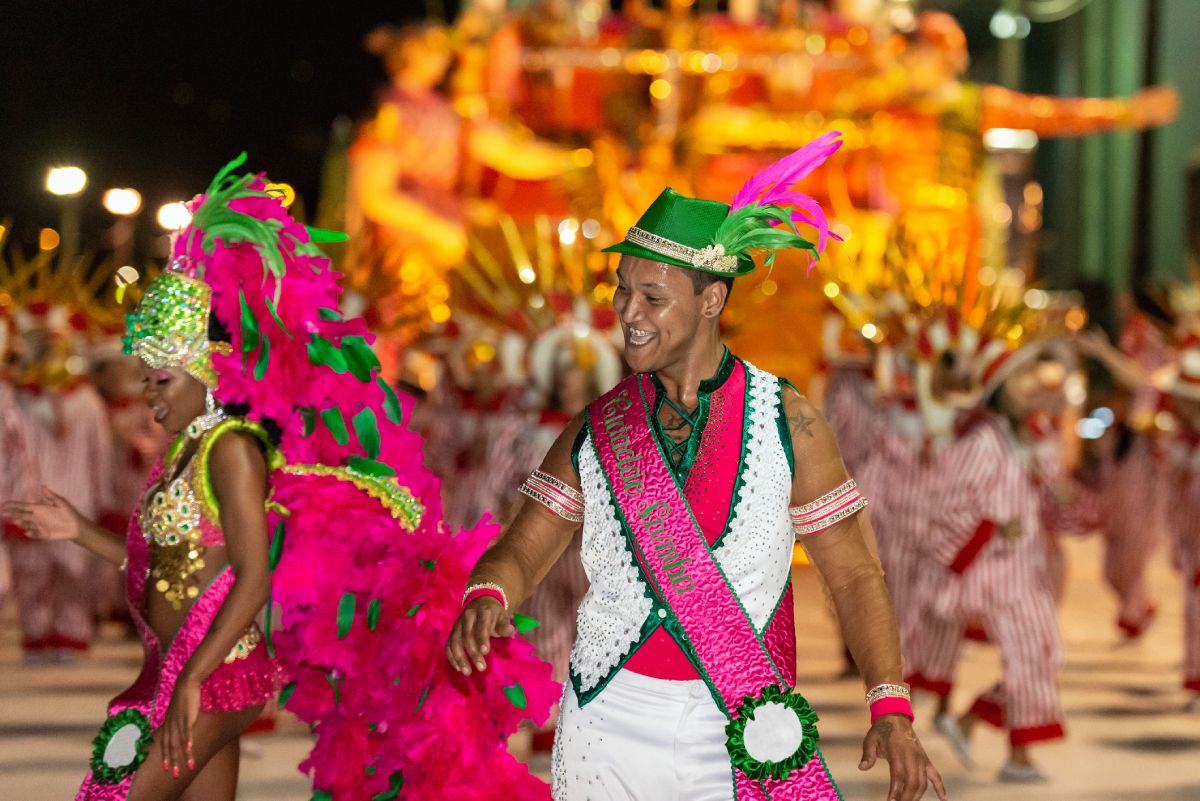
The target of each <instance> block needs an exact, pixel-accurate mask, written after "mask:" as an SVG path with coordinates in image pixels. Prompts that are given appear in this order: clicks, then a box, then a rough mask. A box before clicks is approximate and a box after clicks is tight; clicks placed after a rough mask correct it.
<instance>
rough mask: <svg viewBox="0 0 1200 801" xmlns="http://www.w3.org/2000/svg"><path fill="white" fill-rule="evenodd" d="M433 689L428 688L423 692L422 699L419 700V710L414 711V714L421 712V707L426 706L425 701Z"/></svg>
mask: <svg viewBox="0 0 1200 801" xmlns="http://www.w3.org/2000/svg"><path fill="white" fill-rule="evenodd" d="M432 689H433V687H426V688H425V689H424V690H422V691H421V697H420V698H419V699H418V700H417V708H416V709H414V710H413V711H414V712H420V711H421V707H423V706H425V699H426V698H428V697H429V691H430V690H432Z"/></svg>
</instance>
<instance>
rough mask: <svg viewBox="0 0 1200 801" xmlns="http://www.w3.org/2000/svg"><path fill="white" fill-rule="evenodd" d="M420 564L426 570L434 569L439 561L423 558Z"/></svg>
mask: <svg viewBox="0 0 1200 801" xmlns="http://www.w3.org/2000/svg"><path fill="white" fill-rule="evenodd" d="M420 564H421V567H423V568H425V569H426V570H434V569H436V568H437V562H436V561H434V560H433V559H422V560H421V563H420Z"/></svg>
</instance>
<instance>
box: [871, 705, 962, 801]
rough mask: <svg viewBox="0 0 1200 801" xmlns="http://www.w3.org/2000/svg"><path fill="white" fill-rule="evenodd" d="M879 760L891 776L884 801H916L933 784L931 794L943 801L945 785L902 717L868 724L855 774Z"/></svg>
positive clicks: (881, 719)
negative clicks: (857, 770) (868, 729)
mask: <svg viewBox="0 0 1200 801" xmlns="http://www.w3.org/2000/svg"><path fill="white" fill-rule="evenodd" d="M880 758H882V759H884V760H886V761H887V763H888V768H889V769H890V770H891V773H892V780H891V783H890V784H889V785H888V795H887V801H917V800H918V799H920V798H922V797H923V796H924V795H925V789H926V788H927V787H928V786H929V785H930V784H933V789H934V792H936V793H937V797H938V798H939V799H941V801H946V785H944V784H943V783H942V776H941V774H940V773H938V771H937V768H935V767H934V766H933V763H931V762H930V761H929V757H927V756H925V749H924V748H923V747H922V746H921V741H920V740H918V739H917V733H916V732H914V731H913V727H912V721H910V720H909V719H908V718H906V717H904V716H903V715H884V716H883V717H881V718H879V719H878V720H876V721H875V722H874V723H872V724H871V730H870V731H869V732H867V736H866V738H865V739H864V740H863V756H862V762H860V763H859V764H858V769H859V770H870V769H871V768H873V767H874V766H875V762H876V761H877V760H879V759H880Z"/></svg>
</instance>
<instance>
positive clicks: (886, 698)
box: [867, 684, 914, 723]
mask: <svg viewBox="0 0 1200 801" xmlns="http://www.w3.org/2000/svg"><path fill="white" fill-rule="evenodd" d="M867 706H868V707H870V709H871V722H872V723H874V722H875V721H876V720H878V719H879V718H881V717H884V716H885V715H903V716H904V717H906V718H908V719H909V720H913V719H914V716H913V709H912V693H910V692H909V689H908V688H907V687H905V686H904V685H903V684H879V685H876V686H875V687H872V688H871V689H870V690H868V691H867Z"/></svg>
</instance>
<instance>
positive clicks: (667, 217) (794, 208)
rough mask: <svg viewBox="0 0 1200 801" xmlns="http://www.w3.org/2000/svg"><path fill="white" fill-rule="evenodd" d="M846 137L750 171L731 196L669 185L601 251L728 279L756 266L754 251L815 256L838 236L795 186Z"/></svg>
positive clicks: (829, 137)
mask: <svg viewBox="0 0 1200 801" xmlns="http://www.w3.org/2000/svg"><path fill="white" fill-rule="evenodd" d="M841 144H842V141H841V134H840V133H839V132H837V131H830V132H828V133H826V134H824V135H823V136H820V137H818V138H816V139H814V140H813V141H812V142H809V143H808V144H807V145H805V146H804V147H802V148H800V149H799V150H797V151H795V152H794V153H792V154H790V155H788V156H784V157H783V158H781V159H780V160H779V161H777V162H775V163H774V164H771V165H770V166H768V167H765V168H764V169H762V170H759V171H758V172H757V173H755V174H754V175H752V176H751V177H750V179H749V180H748V181H746V183H745V184H744V185H743V186H742V188H741V189H739V190H738V191H737V193H735V194H734V196H733V199H732V202H730V203H721V202H719V201H716V200H702V199H700V198H694V197H684V196H683V195H681V194H679V193H678V192H676V191H675V190H674V189H671V188H670V187H667V188H666V189H664V190H663V191H662V194H661V195H659V196H658V197H657V198H655V200H654V202H653V203H651V204H650V208H648V209H646V211H645V213H644V214H642V217H641V219H639V220H638V221H637V224H636V225H634V226H633V227H632V228H630V229H629V232H628V233H627V234H625V239H624V241H621V242H618V243H617V244H615V245H611V246H609V247H606V248H604V252H605V253H628V254H629V255H630V256H639V257H641V258H643V259H650V260H651V261H657V262H662V263H663V264H672V265H674V266H676V267H683V268H684V269H687V270H699V271H700V272H705V273H712V274H713V275H722V276H728V277H730V278H736V277H738V276H740V275H746V274H748V273H751V272H754V267H755V264H754V259H753V258H752V257H751V254H752V253H762V254H763V255H764V259H763V263H764V264H766V265H767V266H768V267H770V266H771V265H773V264H774V263H775V253H776V252H777V251H780V250H786V249H791V248H799V249H801V250H806V251H808V252H809V253H810V254H811V255H812V257H813V260H814V261H815V260H816V259H817V258H819V257H820V253H821V251H822V250H823V249H824V248H825V240H826V239H827V238H829V237H833V238H835V239H840V237H838V236H837V235H836V234H833V233H831V232H830V230H829V221H828V220H827V219H826V217H825V212H824V210H822V209H821V207H820V205H819V204H818V203H817V201H816V200H814V199H813V198H811V197H809V196H808V195H806V194H804V193H803V192H801V191H799V189H797V188H796V185H797V184H798V182H799V181H801V180H802V179H803V178H804V177H805V176H807V175H808V174H809V173H811V172H812V171H813V170H814V169H816V168H817V167H818V166H820V165H821V164H823V163H824V162H825V160H826V159H827V158H829V157H830V156H831V155H833V153H834V152H835V151H836V150H837V149H838V148H839V147H841ZM797 222H801V223H804V224H806V225H810V226H812V227H813V228H815V229H816V230H817V241H816V243H815V244H814V243H812V242H810V241H808V240H807V239H805V238H804V237H803V236H801V235H800V232H799V230H797V228H796V223H797ZM809 269H810V270H811V269H812V265H811V263H810V264H809Z"/></svg>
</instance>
